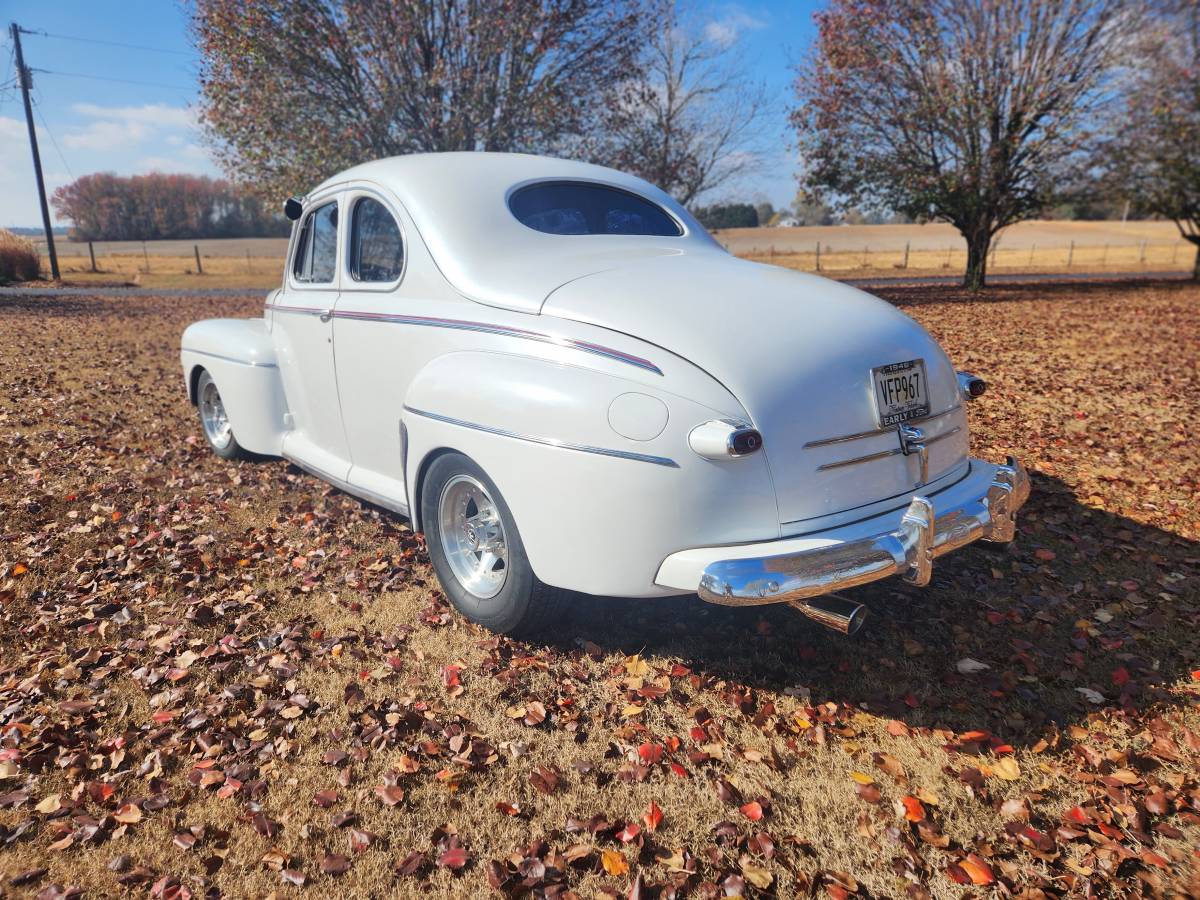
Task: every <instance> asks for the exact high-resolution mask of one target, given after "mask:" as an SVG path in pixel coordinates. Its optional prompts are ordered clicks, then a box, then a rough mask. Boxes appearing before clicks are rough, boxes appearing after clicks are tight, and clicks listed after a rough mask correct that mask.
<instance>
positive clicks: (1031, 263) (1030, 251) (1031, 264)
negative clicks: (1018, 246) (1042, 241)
mask: <svg viewBox="0 0 1200 900" xmlns="http://www.w3.org/2000/svg"><path fill="white" fill-rule="evenodd" d="M1036 249H1037V244H1030V245H1029V267H1030V268H1033V251H1034V250H1036Z"/></svg>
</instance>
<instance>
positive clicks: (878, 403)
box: [871, 359, 929, 427]
mask: <svg viewBox="0 0 1200 900" xmlns="http://www.w3.org/2000/svg"><path fill="white" fill-rule="evenodd" d="M871 379H872V381H874V383H875V407H876V409H878V410H879V424H880V425H883V426H885V427H886V426H888V425H895V424H897V423H899V422H907V421H908V420H909V419H919V418H921V417H922V416H927V415H929V388H928V385H927V384H926V382H925V360H923V359H910V360H909V361H908V362H899V363H892V364H891V365H887V366H880V367H879V368H877V369H872V370H871Z"/></svg>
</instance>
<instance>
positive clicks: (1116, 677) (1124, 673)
mask: <svg viewBox="0 0 1200 900" xmlns="http://www.w3.org/2000/svg"><path fill="white" fill-rule="evenodd" d="M1112 681H1113V684H1115V685H1116V686H1117V687H1120V686H1121V685H1123V684H1128V682H1129V670H1128V669H1126V668H1125V667H1124V666H1117V668H1115V669H1113V673H1112Z"/></svg>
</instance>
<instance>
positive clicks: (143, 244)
mask: <svg viewBox="0 0 1200 900" xmlns="http://www.w3.org/2000/svg"><path fill="white" fill-rule="evenodd" d="M142 258H143V259H145V260H146V274H147V275H149V274H150V254H149V253H148V252H147V251H146V242H145V241H142Z"/></svg>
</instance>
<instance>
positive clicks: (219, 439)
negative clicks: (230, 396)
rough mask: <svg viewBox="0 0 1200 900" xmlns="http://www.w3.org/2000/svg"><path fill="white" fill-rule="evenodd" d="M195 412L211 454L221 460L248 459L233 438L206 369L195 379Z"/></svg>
mask: <svg viewBox="0 0 1200 900" xmlns="http://www.w3.org/2000/svg"><path fill="white" fill-rule="evenodd" d="M196 410H197V411H198V412H199V413H200V426H201V427H202V428H203V429H204V439H205V440H206V441H208V446H209V447H210V448H211V449H212V452H213V453H215V454H217V456H219V457H221V459H250V453H248V452H247V451H246V449H245V448H244V447H242V445H241V444H239V443H238V442H237V438H236V437H234V436H233V426H232V425H231V424H230V422H229V415H228V413H226V411H225V403H224V401H222V400H221V392H220V391H218V390H217V383H216V382H215V381H213V377H212V375H210V374H209V373H208V370H207V369H201V370H200V377H199V378H197V379H196Z"/></svg>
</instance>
